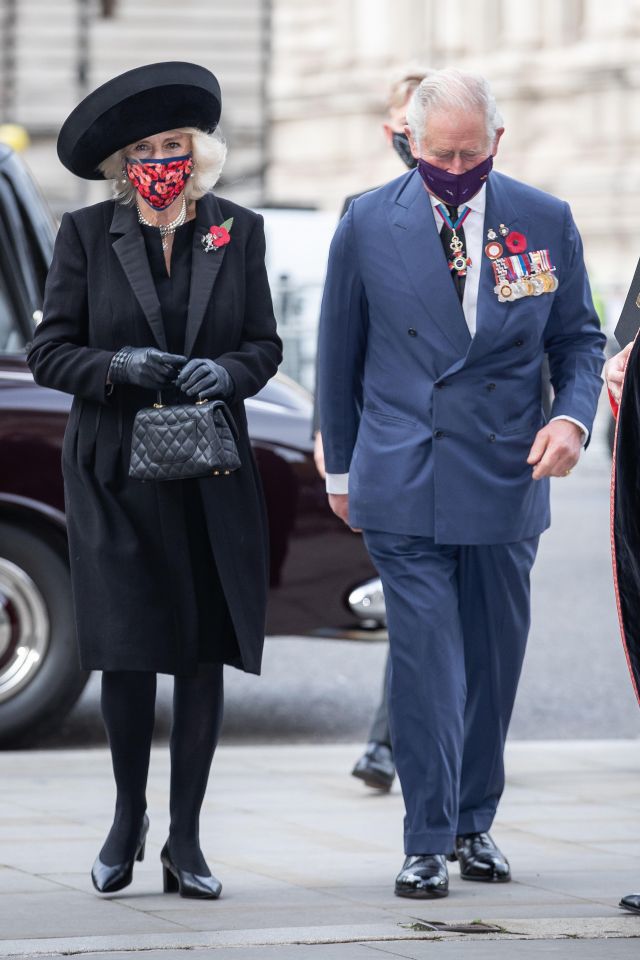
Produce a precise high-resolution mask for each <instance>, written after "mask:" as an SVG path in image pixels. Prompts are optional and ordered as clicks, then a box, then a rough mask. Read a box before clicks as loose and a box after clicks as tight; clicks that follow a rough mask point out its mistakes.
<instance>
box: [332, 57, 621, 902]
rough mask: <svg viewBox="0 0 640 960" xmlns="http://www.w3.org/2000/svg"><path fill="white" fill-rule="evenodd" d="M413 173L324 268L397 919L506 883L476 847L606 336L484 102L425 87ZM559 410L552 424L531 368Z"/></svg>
mask: <svg viewBox="0 0 640 960" xmlns="http://www.w3.org/2000/svg"><path fill="white" fill-rule="evenodd" d="M407 123H408V127H407V131H406V132H407V133H408V135H409V140H410V143H411V150H412V153H413V156H414V157H415V158H416V160H417V161H418V169H417V170H414V171H412V172H411V173H407V174H405V175H404V176H402V177H399V178H398V179H397V180H394V181H392V182H391V183H389V184H387V185H386V186H384V187H381V188H380V189H379V190H374V191H373V192H371V193H368V194H365V195H364V196H361V197H359V198H358V199H357V200H355V201H354V202H353V203H352V204H351V206H350V207H349V210H348V211H347V213H346V215H345V216H344V217H343V218H342V220H341V221H340V224H339V226H338V229H337V231H336V234H335V237H334V239H333V242H332V245H331V251H330V254H329V266H328V271H327V279H326V284H325V290H324V297H323V302H322V310H321V316H320V341H319V342H320V355H319V362H318V369H319V380H320V390H319V402H320V426H321V430H322V436H323V440H324V449H325V457H326V476H327V492H328V494H329V503H330V505H331V507H332V509H333V510H334V512H335V513H336V514H337V516H339V517H341V518H342V519H343V520H344V521H345V522H346V523H348V524H349V525H350V526H351V527H352V528H359V529H361V530H363V533H364V538H365V543H366V545H367V549H368V550H369V553H370V555H371V558H372V560H373V562H374V564H375V566H376V568H377V569H378V572H379V574H380V577H381V580H382V584H383V587H384V594H385V602H386V609H387V620H388V626H389V642H390V651H391V678H390V701H389V702H390V715H391V735H392V739H393V753H394V759H395V762H396V766H397V770H398V775H399V778H400V784H401V787H402V792H403V796H404V801H405V807H406V817H405V831H404V846H405V856H406V859H405V861H404V864H403V866H402V868H401V870H400V873H399V874H398V876H397V878H396V883H395V892H396V894H397V895H398V896H402V897H423V898H424V897H443V896H446V895H447V893H448V890H449V877H448V871H447V863H446V861H447V857H448V858H450V859H455V860H457V861H458V862H459V865H460V875H461V877H462V878H463V879H464V880H473V881H493V882H505V881H508V880H510V878H511V871H510V866H509V863H508V860H507V858H506V857H505V855H504V854H503V853H502V851H501V850H500V849H499V848H498V847H497V845H496V844H495V842H494V841H493V839H492V837H491V835H490V833H489V830H490V829H491V825H492V823H493V820H494V817H495V814H496V810H497V807H498V803H499V800H500V797H501V794H502V791H503V789H504V782H505V776H504V759H503V753H504V744H505V739H506V735H507V730H508V727H509V721H510V718H511V712H512V708H513V704H514V700H515V695H516V690H517V686H518V679H519V676H520V671H521V667H522V662H523V658H524V652H525V647H526V642H527V635H528V631H529V622H530V590H529V577H530V572H531V568H532V566H533V563H534V560H535V556H536V551H537V547H538V540H539V536H540V534H541V533H542V532H543V530H545V529H546V528H547V527H548V526H549V523H550V512H549V477H552V476H554V477H566V476H568V475H569V474H570V473H571V469H572V467H573V466H574V465H575V464H576V463H577V461H578V458H579V456H580V451H581V449H582V446H583V444H584V443H585V442H586V441H587V440H588V437H589V432H590V430H591V425H592V421H593V417H594V415H595V410H596V405H597V400H598V395H599V393H600V389H601V385H602V381H601V378H600V372H601V370H602V365H603V362H604V355H603V352H602V348H603V345H604V339H605V338H604V336H603V334H602V333H601V332H600V329H599V323H598V318H597V315H596V312H595V309H594V306H593V302H592V299H591V294H590V291H589V284H588V280H587V276H586V271H585V267H584V262H583V256H582V244H581V241H580V237H579V235H578V231H577V229H576V227H575V224H574V222H573V219H572V216H571V212H570V210H569V207H568V206H567V204H566V203H563V202H562V201H560V200H557V199H556V198H555V197H552V196H549V195H548V194H545V193H542V192H541V191H539V190H535V189H534V188H533V187H530V186H527V185H526V184H523V183H519V182H517V181H515V180H512V179H510V178H509V177H505V176H503V175H501V174H499V173H495V172H493V173H492V172H491V171H492V166H493V159H494V157H495V156H496V154H497V152H498V146H499V143H500V139H501V137H502V134H503V132H504V130H503V126H502V120H501V117H500V114H499V112H498V108H497V105H496V103H495V99H494V97H493V95H492V93H491V90H490V88H489V85H488V83H487V81H486V80H484V79H483V78H482V77H477V76H475V75H472V74H467V73H462V72H459V71H455V70H441V71H433V72H431V73H429V74H428V76H427V77H425V79H424V80H423V81H422V83H421V84H420V85H419V87H418V88H417V90H416V91H415V93H414V94H413V97H412V98H411V101H410V103H409V107H408V109H407ZM545 351H546V352H547V353H548V355H549V358H550V367H551V378H552V382H553V387H554V390H555V397H554V401H553V407H552V410H551V419H550V421H549V422H548V423H545V418H544V416H543V412H542V406H541V399H542V396H541V394H542V390H541V383H542V381H541V367H542V363H543V359H544V354H545Z"/></svg>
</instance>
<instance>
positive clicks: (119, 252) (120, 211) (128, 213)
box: [110, 203, 167, 350]
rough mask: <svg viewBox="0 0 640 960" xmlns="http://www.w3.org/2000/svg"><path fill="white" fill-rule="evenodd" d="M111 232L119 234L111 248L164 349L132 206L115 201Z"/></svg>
mask: <svg viewBox="0 0 640 960" xmlns="http://www.w3.org/2000/svg"><path fill="white" fill-rule="evenodd" d="M110 232H111V233H113V234H120V236H119V237H118V239H117V240H114V242H113V250H114V253H115V254H116V256H117V258H118V260H119V261H120V265H121V267H122V269H123V270H124V273H125V276H126V278H127V280H128V281H129V284H130V285H131V289H132V290H133V292H134V294H135V296H136V299H137V301H138V303H139V304H140V306H141V308H142V311H143V313H144V315H145V317H146V318H147V322H148V324H149V326H150V327H151V331H152V333H153V335H154V337H155V340H156V343H157V344H158V346H159V347H160V349H161V350H166V349H167V339H166V336H165V332H164V323H163V322H162V311H161V309H160V301H159V300H158V294H157V293H156V287H155V284H154V282H153V276H152V274H151V268H150V266H149V259H148V257H147V251H146V248H145V245H144V238H143V236H142V232H141V230H140V226H139V224H138V221H137V218H136V214H135V209H134V208H133V207H124V206H122V204H118V203H117V204H116V206H115V210H114V213H113V219H112V221H111V229H110Z"/></svg>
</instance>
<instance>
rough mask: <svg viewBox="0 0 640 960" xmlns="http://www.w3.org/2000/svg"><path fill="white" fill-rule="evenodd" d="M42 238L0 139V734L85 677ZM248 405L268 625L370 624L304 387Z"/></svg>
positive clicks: (379, 606) (331, 631)
mask: <svg viewBox="0 0 640 960" xmlns="http://www.w3.org/2000/svg"><path fill="white" fill-rule="evenodd" d="M54 237H55V225H54V222H53V219H52V217H51V214H50V213H49V211H48V209H47V207H46V204H45V203H44V202H43V200H42V198H41V196H40V194H39V192H38V190H37V187H36V186H35V184H34V183H33V181H32V179H31V178H30V176H29V174H28V173H27V171H26V169H25V167H24V165H23V164H22V163H21V161H20V160H19V159H18V157H17V156H16V155H15V154H13V153H12V152H11V150H9V148H7V147H3V146H2V145H0V745H8V744H12V743H15V742H17V741H18V740H24V739H25V738H28V739H30V740H33V739H35V738H36V737H37V735H38V733H39V732H41V731H42V730H44V729H47V728H49V727H50V726H51V725H52V724H53V723H55V722H56V721H57V720H59V719H60V717H61V716H63V715H64V713H65V712H66V711H68V710H69V709H70V708H71V706H72V705H73V704H74V703H75V701H76V700H77V698H78V696H79V695H80V693H81V691H82V689H83V687H84V684H85V683H86V679H87V677H86V675H85V674H83V673H82V671H81V670H80V667H79V663H78V657H77V654H76V649H75V637H74V626H73V610H72V605H71V585H70V579H69V568H68V562H67V543H66V534H65V518H64V503H63V492H62V474H61V469H60V457H61V448H62V438H63V434H64V429H65V424H66V420H67V414H68V411H69V408H70V405H71V397H70V396H68V395H67V394H63V393H59V392H57V391H53V390H48V389H46V388H43V387H39V386H37V385H36V384H35V383H34V381H33V377H32V376H31V373H30V371H29V369H28V367H27V365H26V363H25V346H26V344H27V342H28V340H29V339H30V337H31V334H32V332H33V329H34V325H35V324H36V323H37V322H38V320H39V319H40V317H41V308H42V296H43V288H44V281H45V277H46V272H47V268H48V265H49V262H50V259H51V253H52V250H53V242H54ZM246 407H247V415H248V419H249V429H250V434H251V439H252V443H253V448H254V452H255V455H256V459H257V462H258V466H259V468H260V473H261V476H262V482H263V486H264V491H265V497H266V502H267V512H268V517H269V531H270V537H271V590H270V600H269V611H268V624H267V630H268V633H270V634H296V635H300V634H308V635H314V636H330V637H348V638H363V637H367V636H374V635H375V631H376V630H377V628H379V627H380V626H381V625H382V624H383V622H384V604H383V601H382V594H381V590H380V584H379V581H378V580H377V579H376V574H375V570H374V569H373V567H372V565H371V563H370V561H369V559H368V556H367V554H366V552H365V549H364V546H363V543H362V539H361V537H359V536H357V535H355V534H353V533H352V532H351V531H350V530H348V528H347V527H345V526H344V524H342V523H341V522H340V521H339V520H337V519H336V517H334V516H333V514H332V513H331V511H330V510H329V508H328V505H327V498H326V495H325V492H324V484H323V482H322V481H321V479H320V478H319V476H318V474H317V472H316V469H315V466H314V462H313V452H312V442H311V432H310V424H311V416H312V404H311V399H310V397H309V395H308V394H307V393H306V391H304V390H303V389H302V388H301V387H298V386H297V385H296V384H295V383H293V381H291V380H288V379H287V378H285V377H282V376H278V377H276V378H275V379H274V380H272V381H271V382H270V383H269V384H267V386H266V387H265V388H264V390H262V391H261V392H260V393H259V394H258V396H257V397H255V398H253V399H251V400H249V401H247V404H246ZM94 562H95V563H96V564H98V563H99V562H100V558H99V557H96V558H95V561H94Z"/></svg>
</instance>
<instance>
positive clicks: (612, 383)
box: [604, 341, 633, 403]
mask: <svg viewBox="0 0 640 960" xmlns="http://www.w3.org/2000/svg"><path fill="white" fill-rule="evenodd" d="M632 349H633V341H632V342H631V343H628V344H627V345H626V347H625V348H624V350H621V351H620V353H616V355H615V357H611V359H610V360H607V362H606V363H605V365H604V378H605V381H606V384H607V390H608V391H609V393H610V394H611V396H612V397H613V399H614V400H615V401H616V403H620V397H621V396H622V381H623V380H624V375H625V371H626V369H627V361H628V360H629V354H630V353H631V351H632Z"/></svg>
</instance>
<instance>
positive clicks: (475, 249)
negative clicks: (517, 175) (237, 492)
mask: <svg viewBox="0 0 640 960" xmlns="http://www.w3.org/2000/svg"><path fill="white" fill-rule="evenodd" d="M429 199H430V200H431V209H432V211H433V215H434V217H435V221H436V228H437V230H438V233H439V232H440V230H441V229H442V226H443V224H444V220H443V219H442V217H441V216H440V214H439V212H438V211H437V209H436V207H437V206H438V204H440V203H441V202H442V201H441V200H438V198H437V197H434V195H433V194H432V193H430V194H429ZM486 204H487V185H486V183H485V184H484V185H483V186H482V187H481V188H480V190H479V191H478V193H476V195H475V197H472V198H471V199H470V200H468V201H467V203H466V206H467V207H469V209H470V210H471V213H470V214H469V216H468V217H467V218H466V220H465V221H464V223H463V225H462V229H463V230H464V237H465V249H466V253H467V257H469V258H470V260H471V263H470V264H469V266H468V267H467V278H466V280H465V284H464V293H463V295H462V310H463V313H464V318H465V320H466V322H467V326H468V328H469V333H470V334H471V336H472V337H473V336H474V335H475V332H476V314H477V310H478V291H479V289H480V268H481V267H482V254H483V251H484V245H485V242H486V241H485V238H484V212H485V207H486ZM461 210H462V207H460V208H459V211H458V213H460V212H461ZM490 226H493V227H494V229H495V228H496V227H497V226H498V225H497V224H495V225H494V224H490ZM452 282H453V281H452ZM552 419H553V420H569V421H570V422H571V423H575V425H576V426H577V427H580V429H581V430H582V443H583V446H584V444H585V443H586V442H587V440H588V438H589V431H588V430H587V428H586V427H585V426H584V424H583V423H580V421H579V420H574V419H573V417H566V416H561V417H552ZM326 482H327V493H348V492H349V474H348V473H328V474H327V480H326Z"/></svg>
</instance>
